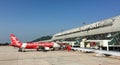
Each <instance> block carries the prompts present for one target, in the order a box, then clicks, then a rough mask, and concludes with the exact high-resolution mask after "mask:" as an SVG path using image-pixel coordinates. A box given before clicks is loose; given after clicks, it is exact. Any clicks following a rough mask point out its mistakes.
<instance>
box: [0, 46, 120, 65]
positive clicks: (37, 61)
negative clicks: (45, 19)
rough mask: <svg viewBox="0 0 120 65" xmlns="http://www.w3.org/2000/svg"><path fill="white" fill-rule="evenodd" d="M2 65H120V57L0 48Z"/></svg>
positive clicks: (0, 63) (76, 52)
mask: <svg viewBox="0 0 120 65" xmlns="http://www.w3.org/2000/svg"><path fill="white" fill-rule="evenodd" d="M0 65H120V57H115V56H110V57H96V56H95V53H83V52H78V51H75V52H74V51H70V52H68V51H48V52H42V51H36V50H35V49H34V50H26V52H18V49H17V48H14V47H10V46H0Z"/></svg>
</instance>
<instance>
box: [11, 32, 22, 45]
mask: <svg viewBox="0 0 120 65" xmlns="http://www.w3.org/2000/svg"><path fill="white" fill-rule="evenodd" d="M10 38H11V44H10V45H11V46H17V47H21V45H22V43H21V42H20V41H19V40H18V39H17V37H15V35H14V34H10Z"/></svg>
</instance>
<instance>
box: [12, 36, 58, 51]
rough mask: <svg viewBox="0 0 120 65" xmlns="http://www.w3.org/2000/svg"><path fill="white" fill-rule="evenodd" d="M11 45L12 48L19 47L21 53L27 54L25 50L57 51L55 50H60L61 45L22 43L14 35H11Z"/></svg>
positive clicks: (52, 43)
mask: <svg viewBox="0 0 120 65" xmlns="http://www.w3.org/2000/svg"><path fill="white" fill-rule="evenodd" d="M10 39H11V44H10V46H13V47H18V48H19V50H18V51H19V52H25V49H36V50H37V51H39V50H42V51H48V50H55V48H60V45H59V44H58V43H55V42H41V41H40V42H31V43H22V42H20V41H19V40H18V38H17V37H15V35H14V34H10Z"/></svg>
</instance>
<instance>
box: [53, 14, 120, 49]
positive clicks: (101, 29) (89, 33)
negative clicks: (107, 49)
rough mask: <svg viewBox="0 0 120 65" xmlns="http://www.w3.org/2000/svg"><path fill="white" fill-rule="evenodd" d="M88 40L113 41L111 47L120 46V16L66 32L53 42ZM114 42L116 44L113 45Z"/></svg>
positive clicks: (57, 35) (56, 35) (54, 37)
mask: <svg viewBox="0 0 120 65" xmlns="http://www.w3.org/2000/svg"><path fill="white" fill-rule="evenodd" d="M80 37H82V38H86V40H108V39H109V40H111V43H109V44H110V45H111V46H114V47H115V46H117V47H119V46H120V16H116V17H112V18H108V19H105V20H102V21H98V22H95V23H92V24H89V25H84V26H82V27H79V28H75V29H71V30H66V31H63V32H60V33H57V34H55V35H54V36H53V38H52V40H53V41H58V40H59V41H60V40H66V41H70V40H71V39H74V40H76V39H77V38H80ZM113 42H114V43H113Z"/></svg>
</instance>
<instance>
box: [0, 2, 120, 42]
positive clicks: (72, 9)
mask: <svg viewBox="0 0 120 65" xmlns="http://www.w3.org/2000/svg"><path fill="white" fill-rule="evenodd" d="M118 15H120V0H0V42H10V37H9V36H10V34H11V33H13V34H15V35H16V36H17V37H18V38H19V40H21V41H23V42H26V41H32V40H34V39H36V38H39V37H41V36H46V35H54V34H56V33H58V32H61V31H65V30H69V29H73V28H77V27H81V26H83V22H86V23H87V24H90V23H94V22H97V21H100V20H104V19H107V18H111V17H114V16H118Z"/></svg>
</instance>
